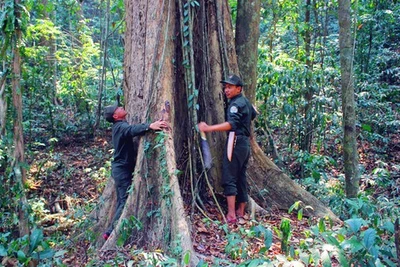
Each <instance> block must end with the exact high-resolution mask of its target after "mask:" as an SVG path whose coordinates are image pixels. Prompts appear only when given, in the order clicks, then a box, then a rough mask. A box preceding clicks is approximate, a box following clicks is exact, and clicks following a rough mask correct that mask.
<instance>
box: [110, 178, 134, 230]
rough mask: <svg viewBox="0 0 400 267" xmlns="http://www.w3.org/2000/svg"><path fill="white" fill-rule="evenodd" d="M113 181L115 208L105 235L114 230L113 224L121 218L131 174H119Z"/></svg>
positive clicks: (130, 182)
mask: <svg viewBox="0 0 400 267" xmlns="http://www.w3.org/2000/svg"><path fill="white" fill-rule="evenodd" d="M114 181H115V190H116V192H117V206H116V208H115V213H114V217H113V219H112V221H111V223H110V226H109V227H108V228H107V231H106V233H107V234H111V232H112V231H113V230H114V227H115V223H116V222H117V221H118V220H119V217H121V214H122V211H123V209H124V206H125V203H126V200H127V199H128V189H129V187H130V186H131V184H132V174H129V173H126V174H119V175H118V177H114Z"/></svg>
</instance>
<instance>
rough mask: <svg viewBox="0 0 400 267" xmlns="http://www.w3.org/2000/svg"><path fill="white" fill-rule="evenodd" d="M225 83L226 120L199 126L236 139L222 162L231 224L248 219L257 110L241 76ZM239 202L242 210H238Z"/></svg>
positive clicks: (233, 139)
mask: <svg viewBox="0 0 400 267" xmlns="http://www.w3.org/2000/svg"><path fill="white" fill-rule="evenodd" d="M221 83H222V84H223V85H224V92H225V95H226V97H227V98H228V99H229V106H228V108H227V110H226V118H227V119H226V121H225V122H223V123H220V124H215V125H208V124H206V123H205V122H200V123H199V125H198V127H199V130H200V131H203V132H213V131H229V132H230V133H229V136H230V138H229V139H232V140H230V141H229V139H228V141H227V149H226V151H225V152H226V153H224V158H223V163H222V168H223V169H222V187H223V188H224V195H225V196H226V199H227V203H228V213H227V215H226V220H227V222H228V223H234V222H236V220H237V219H236V218H237V217H243V216H244V213H245V207H246V203H247V202H248V195H247V180H246V168H247V163H248V161H249V157H250V140H249V137H250V124H251V121H252V120H253V119H254V118H255V117H256V111H255V109H254V108H253V106H252V105H251V104H250V102H249V100H248V99H247V98H245V97H244V96H243V95H242V88H243V82H242V80H241V79H240V78H239V77H238V76H236V75H230V76H229V77H228V78H227V79H225V80H223V81H221ZM232 141H233V142H232ZM232 149H233V152H231V150H232ZM236 201H237V203H238V207H237V209H236V210H235V204H236Z"/></svg>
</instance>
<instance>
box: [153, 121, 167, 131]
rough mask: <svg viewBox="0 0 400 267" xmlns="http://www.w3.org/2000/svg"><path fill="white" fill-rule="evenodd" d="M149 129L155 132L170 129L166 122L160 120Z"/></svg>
mask: <svg viewBox="0 0 400 267" xmlns="http://www.w3.org/2000/svg"><path fill="white" fill-rule="evenodd" d="M149 128H150V129H152V130H154V131H160V130H162V129H164V128H168V124H167V122H165V121H162V120H159V121H155V122H153V123H151V124H150V126H149Z"/></svg>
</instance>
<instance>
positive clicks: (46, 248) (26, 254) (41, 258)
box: [0, 228, 66, 266]
mask: <svg viewBox="0 0 400 267" xmlns="http://www.w3.org/2000/svg"><path fill="white" fill-rule="evenodd" d="M52 243H53V242H52V240H51V239H45V238H44V236H43V231H42V230H41V229H37V228H35V229H33V230H32V232H31V234H30V236H29V237H28V236H24V237H21V238H17V239H12V235H11V234H10V233H9V232H7V233H4V234H0V256H1V257H10V258H14V257H16V259H17V260H18V263H19V264H20V265H21V266H28V265H29V262H31V261H32V260H36V261H38V263H39V264H40V266H63V265H62V261H61V260H62V258H63V256H64V254H65V253H66V251H64V250H59V251H56V250H54V249H53V248H52V247H53V244H52Z"/></svg>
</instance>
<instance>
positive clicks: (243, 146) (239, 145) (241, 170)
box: [222, 135, 250, 203]
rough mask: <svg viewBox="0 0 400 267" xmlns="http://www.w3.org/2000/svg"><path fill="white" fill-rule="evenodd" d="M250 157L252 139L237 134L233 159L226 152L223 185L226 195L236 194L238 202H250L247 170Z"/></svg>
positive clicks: (223, 164)
mask: <svg viewBox="0 0 400 267" xmlns="http://www.w3.org/2000/svg"><path fill="white" fill-rule="evenodd" d="M249 158H250V140H249V138H248V137H247V136H243V135H238V136H236V144H235V147H234V149H233V154H232V161H229V160H228V156H227V154H226V146H225V153H224V158H223V162H222V187H223V188H224V195H225V196H236V201H237V202H238V203H241V202H248V200H249V197H248V194H247V179H246V170H247V163H248V162H249Z"/></svg>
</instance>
